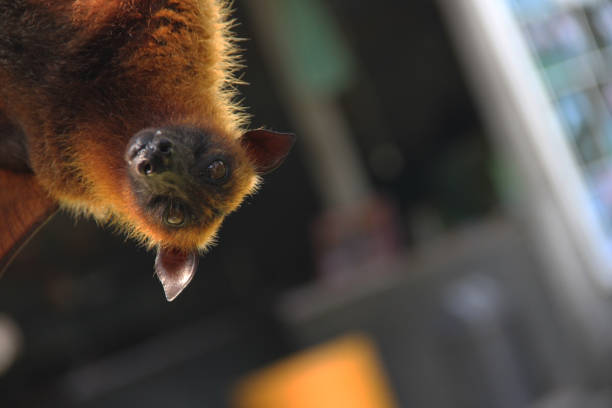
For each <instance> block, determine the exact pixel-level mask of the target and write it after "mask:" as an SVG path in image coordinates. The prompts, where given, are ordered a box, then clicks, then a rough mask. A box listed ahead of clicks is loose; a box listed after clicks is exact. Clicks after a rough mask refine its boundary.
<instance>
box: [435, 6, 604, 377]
mask: <svg viewBox="0 0 612 408" xmlns="http://www.w3.org/2000/svg"><path fill="white" fill-rule="evenodd" d="M440 5H441V8H442V10H443V11H444V12H445V14H446V17H447V22H448V25H449V26H450V28H451V32H452V34H453V37H454V40H455V41H456V45H457V46H458V48H459V50H460V52H461V55H462V58H463V62H464V65H465V68H466V71H467V73H468V75H469V77H470V79H471V84H472V88H473V90H474V92H475V94H476V96H477V99H478V101H479V102H480V106H481V110H482V112H483V113H484V117H485V119H486V120H487V122H488V127H489V129H490V133H491V135H493V137H494V141H495V142H496V146H497V151H498V154H499V156H500V159H501V160H502V161H503V162H504V163H505V165H506V166H507V167H508V170H509V171H510V180H512V181H513V182H512V183H510V184H513V185H512V187H513V188H514V191H511V193H513V194H511V195H510V197H509V198H510V200H509V203H510V204H511V205H512V206H511V209H512V210H513V211H514V212H515V214H517V215H518V216H519V217H520V219H522V221H523V222H524V225H525V226H526V228H527V231H528V232H529V235H530V237H531V238H532V240H531V241H532V243H533V245H534V246H535V249H536V250H537V251H538V252H539V253H540V254H541V255H542V259H543V261H544V263H545V266H546V267H547V268H546V273H547V274H546V276H545V278H546V281H547V282H548V285H549V286H550V287H551V288H552V289H553V292H554V293H555V295H556V299H555V303H556V305H555V306H556V307H557V309H558V310H559V312H560V313H561V315H562V316H565V317H566V319H565V324H566V325H567V328H568V332H570V333H574V334H575V337H576V341H578V342H579V343H581V344H582V345H583V346H584V350H586V351H587V354H589V355H590V357H591V362H593V363H594V364H595V366H599V367H600V368H602V369H603V360H601V359H602V358H603V357H605V356H609V355H610V352H611V351H612V349H611V345H612V324H611V322H612V319H611V318H610V317H611V316H610V313H612V305H611V304H610V301H609V300H610V293H611V292H612V223H611V220H612V217H611V214H612V189H611V188H610V186H611V185H612V113H611V112H612V92H611V91H612V63H611V62H612V5H611V4H610V3H609V2H604V1H597V0H594V1H585V0H583V1H578V0H574V1H560V0H558V1H553V0H461V1H456V0H440Z"/></svg>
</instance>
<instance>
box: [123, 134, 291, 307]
mask: <svg viewBox="0 0 612 408" xmlns="http://www.w3.org/2000/svg"><path fill="white" fill-rule="evenodd" d="M294 140H295V137H294V136H293V135H291V134H287V133H277V132H271V131H268V130H253V131H249V132H246V133H244V134H243V135H242V136H241V137H240V138H228V137H224V136H222V135H220V134H218V133H216V132H214V131H207V130H204V129H201V128H198V127H191V126H169V127H162V128H149V129H144V130H141V131H140V132H138V133H136V134H135V135H134V136H133V137H132V138H131V140H130V141H129V143H128V146H127V148H126V153H125V161H126V163H127V171H128V178H129V180H130V184H131V193H132V196H133V198H134V200H135V201H136V206H137V212H138V213H139V214H137V218H138V219H139V220H140V224H141V225H139V226H137V227H138V228H139V229H141V230H143V231H144V234H146V235H147V236H148V237H150V239H151V240H152V241H153V242H155V243H156V244H157V248H158V253H157V258H156V262H155V269H156V273H157V275H158V277H159V279H160V280H161V282H162V284H163V286H164V290H165V292H166V297H167V298H168V300H172V299H174V298H175V297H176V296H177V295H178V294H179V293H180V292H181V291H182V290H183V289H184V288H185V287H186V286H187V284H188V283H189V281H190V280H191V278H192V277H193V275H194V273H195V270H196V268H197V257H198V251H199V250H201V249H204V248H206V246H207V245H208V244H209V243H210V242H211V241H212V240H213V239H214V237H215V234H216V232H217V230H218V229H219V227H220V225H221V223H222V221H223V219H224V217H225V216H226V215H227V214H229V213H231V212H232V211H234V210H235V209H236V208H237V207H238V206H239V205H240V203H241V202H242V200H243V199H244V197H245V196H246V195H248V194H250V193H251V192H253V190H254V189H255V188H256V186H257V184H258V182H259V176H260V175H263V174H266V173H269V172H270V171H272V170H274V169H275V168H277V167H278V166H279V165H280V164H281V163H282V162H283V160H284V159H285V157H286V155H287V154H288V153H289V150H290V149H291V147H292V145H293V143H294Z"/></svg>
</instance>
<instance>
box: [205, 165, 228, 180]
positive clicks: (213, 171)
mask: <svg viewBox="0 0 612 408" xmlns="http://www.w3.org/2000/svg"><path fill="white" fill-rule="evenodd" d="M206 171H207V173H208V178H209V179H210V180H212V181H214V182H215V183H220V182H222V181H225V179H226V178H227V175H228V173H229V172H228V166H227V165H226V164H225V162H224V161H223V160H215V161H213V162H212V163H210V164H209V165H208V167H207V168H206Z"/></svg>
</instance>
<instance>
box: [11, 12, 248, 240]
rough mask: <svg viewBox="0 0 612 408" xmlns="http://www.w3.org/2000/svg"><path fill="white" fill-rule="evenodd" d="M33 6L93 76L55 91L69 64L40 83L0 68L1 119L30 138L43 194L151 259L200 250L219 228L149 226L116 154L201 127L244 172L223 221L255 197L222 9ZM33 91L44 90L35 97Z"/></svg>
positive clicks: (54, 68)
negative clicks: (170, 251)
mask: <svg viewBox="0 0 612 408" xmlns="http://www.w3.org/2000/svg"><path fill="white" fill-rule="evenodd" d="M24 1H26V2H28V0H24ZM29 3H30V4H32V5H33V7H34V5H35V6H36V7H37V10H39V11H37V12H38V13H39V15H44V16H46V17H45V18H49V19H52V20H53V21H57V23H58V27H66V28H58V30H60V29H61V30H66V34H62V35H65V36H66V38H69V40H68V42H67V43H65V44H64V45H63V47H65V49H61V50H59V51H58V52H59V53H62V52H63V53H64V54H65V55H76V56H77V57H79V58H80V57H81V56H82V54H84V55H85V57H83V59H84V61H86V63H83V64H84V66H86V67H88V69H86V70H84V73H85V74H81V76H83V75H89V73H90V72H95V73H96V75H95V76H94V75H93V74H91V75H92V78H91V79H89V80H88V81H85V80H84V81H82V82H80V81H74V83H61V81H60V80H59V79H57V78H60V77H61V75H64V73H65V72H68V71H67V70H69V69H79V68H80V67H79V66H76V67H74V68H72V67H71V66H70V64H71V63H73V61H62V60H61V59H59V57H58V60H57V61H54V62H53V64H51V63H49V64H48V65H49V66H45V71H44V73H45V74H44V75H45V77H44V78H37V77H33V78H25V77H20V76H19V75H18V74H15V72H10V71H9V70H7V69H2V67H0V85H2V89H0V109H1V110H2V111H4V113H5V114H6V115H7V116H9V117H10V118H11V119H12V120H13V121H14V123H16V124H17V125H18V126H19V127H20V128H21V129H22V130H23V132H24V133H25V134H26V136H27V140H28V147H29V152H30V162H31V166H32V169H33V171H34V173H35V175H36V178H37V180H38V183H40V185H41V186H42V187H43V188H44V189H45V190H46V191H47V192H48V193H49V195H50V196H51V197H53V198H54V199H56V200H57V201H58V202H59V203H60V204H61V205H62V206H63V207H64V208H66V209H68V210H70V211H73V212H74V213H76V214H85V215H90V216H93V217H94V218H95V219H96V220H98V221H100V222H103V223H111V224H112V225H114V226H116V227H117V228H118V229H120V230H121V231H123V232H125V233H126V234H127V235H128V236H130V237H133V238H135V239H137V240H139V241H140V242H142V243H143V244H145V245H147V246H148V247H152V246H168V247H177V248H185V249H204V248H205V247H206V246H207V245H208V244H209V243H210V242H211V241H213V239H214V236H215V234H216V231H217V229H218V228H219V225H220V224H221V222H222V219H218V220H217V221H215V222H214V223H212V224H211V225H209V226H207V227H206V228H184V229H181V230H179V231H169V230H168V229H165V228H162V227H161V226H159V225H157V224H155V223H151V222H150V220H148V219H147V218H146V217H145V215H144V214H143V212H142V210H141V209H140V207H139V206H138V204H137V202H136V200H135V197H134V194H133V192H132V191H131V188H130V185H129V181H128V179H127V176H126V164H125V162H124V160H123V152H124V151H125V148H126V143H127V141H128V140H129V139H130V137H131V136H132V135H133V134H134V133H136V132H137V131H138V130H140V129H143V128H147V127H159V126H166V125H169V124H173V125H176V124H184V125H190V126H198V127H201V128H203V129H208V130H211V131H213V132H214V133H215V134H217V135H220V136H221V137H222V138H223V140H225V143H226V145H227V148H228V149H229V150H230V151H232V152H233V154H235V155H236V156H237V157H239V158H240V159H241V161H243V162H244V163H245V164H244V165H241V166H240V168H238V169H236V172H235V174H234V178H235V188H234V190H232V191H233V194H232V197H231V198H230V199H228V200H225V201H224V202H222V203H218V205H219V206H221V207H222V208H223V209H224V213H225V214H227V213H229V212H231V211H233V210H235V209H236V208H237V207H238V206H239V205H240V202H241V201H242V199H243V197H244V196H245V195H247V194H250V193H252V192H253V191H254V190H255V189H256V187H257V185H258V182H259V177H258V176H257V175H256V174H255V171H254V169H253V166H251V165H249V164H248V160H247V159H246V158H245V157H244V156H245V153H244V152H243V151H242V150H241V149H240V148H239V141H238V138H239V136H240V135H241V134H242V132H243V130H244V127H245V125H246V116H245V115H244V114H243V110H242V108H241V107H239V106H238V105H237V104H236V103H234V97H235V88H234V87H235V85H236V84H239V83H240V81H239V80H237V79H236V77H235V76H234V72H235V70H236V69H237V68H238V67H239V64H238V60H237V56H236V55H237V50H236V47H235V45H234V43H235V39H234V38H233V37H232V35H231V33H230V27H231V24H232V23H231V21H230V20H229V17H228V15H229V9H228V4H227V2H226V1H222V0H165V1H163V0H149V1H144V0H142V1H137V0H75V1H72V0H70V1H69V0H57V1H51V0H47V1H42V0H29ZM33 18H34V17H33ZM113 30H115V31H113ZM116 32H118V34H115V33H116ZM62 33H63V32H62ZM113 35H114V37H113ZM104 41H108V43H109V44H116V47H115V48H114V49H112V53H111V52H110V51H109V55H110V56H109V59H108V61H107V60H104V59H101V60H100V61H101V62H98V60H97V59H96V58H97V56H96V55H94V54H93V52H95V47H96V45H97V44H106V43H105V42H104ZM81 50H85V51H81ZM92 50H94V51H92ZM86 52H91V53H92V56H89V55H88V54H86ZM86 58H89V59H86ZM75 64H77V63H76V62H75ZM85 64H90V65H89V66H87V65H85ZM96 70H97V71H96ZM65 75H68V74H65ZM75 77H76V76H75ZM37 80H41V81H46V82H45V83H44V86H35V85H33V82H35V81H37ZM62 86H63V87H64V88H62ZM0 113H1V112H0Z"/></svg>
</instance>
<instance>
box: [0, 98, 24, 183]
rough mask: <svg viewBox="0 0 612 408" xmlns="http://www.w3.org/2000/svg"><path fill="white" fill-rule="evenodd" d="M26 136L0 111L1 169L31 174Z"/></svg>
mask: <svg viewBox="0 0 612 408" xmlns="http://www.w3.org/2000/svg"><path fill="white" fill-rule="evenodd" d="M25 139H26V138H25V135H24V134H23V132H22V131H21V130H19V129H18V128H17V127H15V126H13V125H12V124H11V123H10V122H9V120H8V119H7V117H6V116H5V115H4V114H3V113H2V111H1V110H0V169H7V170H13V171H15V172H29V171H30V160H29V158H28V149H27V147H26V140H25Z"/></svg>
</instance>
